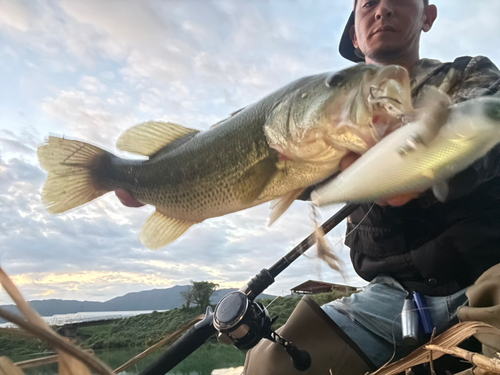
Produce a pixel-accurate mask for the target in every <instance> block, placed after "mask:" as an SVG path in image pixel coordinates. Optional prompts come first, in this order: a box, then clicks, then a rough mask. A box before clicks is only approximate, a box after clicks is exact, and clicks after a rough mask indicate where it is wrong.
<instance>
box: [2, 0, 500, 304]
mask: <svg viewBox="0 0 500 375" xmlns="http://www.w3.org/2000/svg"><path fill="white" fill-rule="evenodd" d="M435 3H436V4H437V6H438V9H439V15H438V18H437V20H436V23H435V24H434V26H433V29H432V30H431V31H430V32H429V33H426V34H423V36H422V49H421V56H422V57H428V58H435V59H439V60H441V61H450V60H453V59H454V58H456V57H459V56H463V55H485V56H488V57H489V58H490V59H491V60H492V61H493V62H494V63H496V64H497V65H498V64H500V51H498V49H497V48H496V46H497V40H496V35H499V34H500V25H499V24H498V22H497V16H496V15H498V14H500V2H494V3H492V2H491V1H488V0H479V1H476V2H474V3H473V4H471V3H470V2H469V1H467V0H439V1H436V2H435ZM350 4H351V3H349V2H348V1H347V2H346V1H344V0H294V1H290V0H279V1H275V2H267V1H256V2H245V3H242V2H239V1H238V0H212V1H200V0H191V1H184V2H181V1H173V2H161V1H153V0H148V1H144V2H127V3H122V2H117V1H107V2H100V1H97V0H91V1H86V2H72V1H67V0H60V1H56V2H49V1H39V2H30V1H14V0H6V1H5V2H4V3H3V6H4V11H3V12H2V13H1V14H0V41H1V42H2V44H1V46H0V57H1V58H0V77H1V79H2V82H3V87H2V90H0V103H1V107H0V108H1V110H0V223H1V225H0V248H2V251H1V252H0V264H1V265H2V267H3V269H4V270H5V271H6V272H7V273H8V274H9V275H10V276H11V277H12V278H13V280H14V281H15V283H16V284H17V285H18V287H19V289H20V290H21V293H22V294H23V295H24V296H25V298H26V299H27V300H35V299H36V300H46V299H63V300H68V299H69V300H82V299H86V300H89V299H92V301H95V302H103V301H106V300H109V299H112V298H116V297H112V296H117V295H118V296H120V295H125V294H128V293H132V292H140V291H143V290H144V289H147V288H150V289H165V288H170V287H172V286H173V285H175V284H177V285H183V284H189V280H191V279H193V280H196V281H202V280H203V281H212V282H215V283H218V284H220V287H221V288H239V287H241V286H242V285H243V284H244V283H246V282H247V281H248V280H249V279H250V278H251V277H253V276H254V275H255V274H257V273H258V272H259V271H260V270H261V269H262V268H268V267H270V266H271V265H272V264H274V263H275V262H276V261H277V260H278V259H279V258H280V257H282V256H283V255H285V254H286V253H287V252H288V251H290V250H291V249H292V248H293V247H294V246H295V245H297V244H298V243H299V242H301V241H302V239H304V238H305V237H306V236H308V235H309V234H310V233H311V232H312V231H313V229H314V226H313V222H312V220H311V219H310V208H309V205H308V204H307V203H306V202H295V203H294V204H293V205H292V207H291V208H290V209H289V210H288V211H287V212H286V213H285V214H284V215H283V217H282V218H281V219H280V220H279V221H278V222H277V223H275V224H274V225H273V226H271V227H268V226H267V220H268V216H269V212H270V210H269V203H266V204H262V205H260V206H257V207H254V208H251V209H247V210H244V211H240V212H237V213H234V214H230V215H226V216H223V217H218V218H213V219H208V220H206V221H204V222H203V223H201V224H198V225H196V226H193V227H192V228H190V229H189V230H188V231H187V232H186V233H185V234H184V235H183V236H182V237H181V238H180V239H178V240H177V241H175V242H174V243H172V244H171V245H169V246H167V247H166V248H163V249H160V250H157V251H152V250H148V249H146V248H145V247H144V246H143V245H142V244H141V243H140V242H139V240H138V233H139V231H140V228H141V226H142V224H143V223H144V221H145V220H146V218H147V217H149V216H150V215H151V213H152V212H153V208H152V207H151V206H149V207H143V208H138V209H132V208H126V207H123V206H122V205H121V204H120V203H119V202H118V200H117V199H116V198H115V196H114V194H107V195H106V196H104V197H102V198H100V199H97V200H95V201H93V202H91V203H90V204H87V205H85V206H84V207H81V208H78V209H75V210H71V211H70V212H68V213H65V214H61V215H56V216H52V215H50V214H48V213H47V212H46V211H45V209H44V208H43V207H42V205H41V202H40V192H41V188H42V186H43V183H44V181H45V178H46V174H45V172H44V171H42V170H41V169H40V167H39V165H38V161H37V158H36V148H37V146H38V145H40V144H41V143H42V142H43V139H44V138H45V137H46V136H48V135H49V134H64V135H65V136H68V137H71V138H78V139H82V140H86V141H89V142H90V143H94V144H96V145H99V146H102V147H104V148H106V149H108V150H110V151H113V152H115V153H116V154H118V155H121V156H124V155H125V154H124V153H119V152H118V151H117V150H116V148H115V142H116V140H117V139H118V137H119V135H120V134H121V133H123V131H125V130H126V129H128V128H130V127H132V126H134V125H136V124H138V123H140V122H143V121H148V120H152V119H157V120H164V121H172V122H175V123H179V124H182V125H185V126H188V127H192V128H196V129H201V130H206V129H208V128H209V127H210V126H211V125H212V124H215V123H216V122H218V121H220V120H222V119H225V118H227V117H228V116H229V114H231V113H233V112H235V111H237V110H238V109H240V108H242V107H244V106H246V105H248V104H249V103H252V102H254V101H256V100H259V99H260V98H262V97H263V96H265V95H267V94H269V93H270V92H272V91H273V90H275V89H277V88H279V87H281V86H283V85H285V84H287V83H289V82H291V81H293V80H295V79H297V78H300V77H303V76H305V75H309V74H313V73H318V72H323V71H332V70H340V69H343V68H346V67H348V66H351V65H352V63H350V62H349V61H347V60H344V59H343V58H341V57H340V55H339V54H338V52H337V50H338V41H339V40H340V35H341V34H342V31H343V28H344V25H345V22H346V20H347V17H348V16H349V14H350V11H351V7H350ZM340 207H341V205H336V206H332V207H327V208H324V209H323V208H322V209H321V216H322V219H323V220H322V221H325V220H326V219H327V218H329V217H330V216H331V215H332V214H333V213H334V212H336V211H337V210H338V209H339V208H340ZM345 231H346V226H345V223H342V224H341V225H339V226H338V227H336V228H335V229H334V230H332V231H331V232H330V233H329V234H328V235H327V237H326V238H327V240H328V241H329V242H330V243H331V244H335V251H336V253H337V254H338V255H339V256H340V257H341V258H342V260H343V261H344V263H345V264H346V270H347V279H346V280H345V282H344V281H343V280H342V276H341V275H339V274H338V273H337V272H335V271H333V270H331V269H329V268H328V267H327V266H326V265H325V264H323V263H322V262H320V261H318V260H317V258H316V256H315V255H314V252H315V250H314V249H311V250H309V251H308V253H306V254H305V256H302V257H300V259H298V260H297V261H295V262H294V264H293V265H291V266H290V267H289V268H288V269H287V270H286V271H285V272H283V274H281V275H280V276H279V277H278V278H277V279H276V282H275V283H274V284H273V285H272V286H271V287H270V288H269V289H267V290H266V291H265V292H266V293H267V294H273V295H282V294H283V293H284V292H285V291H287V290H288V291H289V289H290V288H291V287H293V286H295V285H298V284H300V283H301V282H303V281H306V280H309V279H313V280H322V281H327V282H331V283H338V284H348V285H352V286H357V287H359V286H364V285H366V284H367V282H366V281H365V280H363V279H361V278H360V277H359V276H357V275H356V273H355V271H354V269H353V267H352V264H351V261H350V257H349V250H348V248H347V247H345V246H344V245H343V244H342V242H343V238H344V234H345ZM11 303H12V302H11V300H10V298H9V297H8V296H7V295H6V293H5V292H4V291H3V290H2V291H0V305H6V304H11Z"/></svg>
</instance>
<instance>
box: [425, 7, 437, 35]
mask: <svg viewBox="0 0 500 375" xmlns="http://www.w3.org/2000/svg"><path fill="white" fill-rule="evenodd" d="M436 18H437V7H436V6H435V5H434V4H431V5H428V6H426V7H425V9H424V24H423V25H422V30H423V31H424V32H427V31H429V30H430V29H431V28H432V25H433V24H434V21H435V20H436Z"/></svg>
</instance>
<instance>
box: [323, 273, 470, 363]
mask: <svg viewBox="0 0 500 375" xmlns="http://www.w3.org/2000/svg"><path fill="white" fill-rule="evenodd" d="M466 290H467V289H463V290H461V291H459V292H457V293H455V294H452V295H450V296H445V297H431V296H425V300H426V303H427V306H428V309H429V312H430V315H431V319H432V323H433V325H434V327H436V332H437V333H438V334H439V333H441V332H443V331H445V330H446V329H447V328H449V327H451V326H452V325H454V324H456V323H457V322H458V319H457V315H456V311H457V308H458V307H460V306H461V305H463V304H464V303H465V302H466V301H467V297H466V295H465V291H466ZM407 294H408V293H407V291H406V290H405V289H404V288H403V287H402V286H401V284H399V283H398V282H397V281H396V280H394V279H393V278H392V277H389V276H378V277H376V278H375V279H373V281H372V282H371V283H370V284H369V285H368V286H366V287H365V288H364V289H363V291H361V292H359V293H355V294H352V295H351V296H349V297H344V298H341V299H338V300H335V301H332V302H330V303H328V304H326V305H323V306H322V308H323V310H324V311H325V312H326V313H327V314H328V315H329V316H330V317H331V318H332V319H333V320H334V321H335V322H336V323H337V324H338V325H339V326H340V328H342V329H343V331H344V332H345V333H346V334H347V335H348V336H349V337H351V339H352V340H353V341H354V342H355V343H356V344H357V345H358V346H359V347H360V349H361V350H362V351H363V352H365V354H366V355H367V356H368V358H370V359H371V360H372V362H373V363H374V364H375V366H377V367H379V366H381V365H383V364H384V363H386V362H387V361H388V360H389V359H390V358H391V357H392V355H393V353H394V348H395V346H394V344H396V357H401V356H402V355H406V354H407V353H408V348H405V347H404V346H403V342H402V331H401V310H402V309H403V303H404V300H405V298H406V296H407ZM398 354H399V355H398Z"/></svg>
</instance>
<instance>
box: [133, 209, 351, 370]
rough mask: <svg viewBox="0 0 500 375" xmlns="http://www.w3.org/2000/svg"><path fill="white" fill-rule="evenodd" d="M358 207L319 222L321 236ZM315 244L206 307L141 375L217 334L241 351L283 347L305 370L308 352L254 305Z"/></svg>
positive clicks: (310, 240)
mask: <svg viewBox="0 0 500 375" xmlns="http://www.w3.org/2000/svg"><path fill="white" fill-rule="evenodd" d="M358 207H359V205H357V204H354V203H348V204H346V205H345V206H344V207H342V208H341V209H340V210H339V211H338V212H337V213H335V214H334V215H333V216H332V217H331V218H330V219H328V220H327V221H325V222H324V223H323V225H322V226H321V227H322V228H323V231H324V233H325V234H326V233H328V232H330V231H331V230H332V229H333V228H335V227H336V226H337V225H338V224H340V223H341V222H342V221H343V220H344V219H345V218H346V217H347V216H349V215H350V214H351V213H352V212H354V211H355V210H356V209H357V208H358ZM315 242H316V240H315V235H314V233H313V234H310V235H309V236H308V237H307V238H305V239H304V240H303V241H302V242H301V243H299V244H298V245H297V246H295V247H294V248H293V249H292V250H291V251H290V252H289V253H288V254H286V255H285V256H284V257H282V258H281V259H280V260H278V261H277V262H276V263H275V264H273V265H272V266H271V267H270V268H269V269H266V268H264V269H262V270H261V271H260V272H259V273H258V274H257V275H255V276H254V277H253V278H252V279H250V281H248V283H247V284H245V285H244V286H243V287H242V288H240V290H239V291H236V292H231V293H228V294H227V295H226V296H224V297H223V298H222V299H221V300H220V301H219V303H218V304H217V306H216V307H215V311H212V308H211V307H210V306H209V307H207V310H206V313H205V318H204V319H203V320H202V321H200V322H198V323H196V324H195V325H194V326H193V327H191V328H190V329H189V330H188V331H187V332H186V333H185V334H184V335H183V336H182V337H180V338H179V339H178V340H177V341H175V342H174V343H173V344H172V345H171V346H170V347H169V348H168V349H167V350H166V351H165V353H164V354H163V355H162V356H161V357H160V358H159V359H157V360H156V361H155V362H153V363H152V364H150V365H149V366H148V367H147V368H146V369H145V370H144V371H143V372H142V373H141V375H165V374H166V373H167V372H168V371H170V370H171V369H173V368H174V367H175V366H177V365H178V364H179V363H180V362H182V361H183V360H184V359H185V358H186V357H188V356H189V355H190V354H191V353H193V352H194V351H195V350H196V349H198V348H199V347H200V346H202V345H203V344H204V343H205V342H206V341H207V340H208V339H209V338H210V337H212V336H213V335H214V334H217V339H218V340H219V341H220V342H223V343H226V344H232V345H234V346H236V347H237V348H238V349H241V350H246V349H250V348H252V347H254V346H255V345H257V343H258V342H259V341H260V340H261V339H262V338H266V339H269V340H271V341H274V342H276V343H277V344H280V345H282V346H283V347H284V348H285V350H286V352H287V353H288V354H289V355H290V357H291V359H292V361H293V365H294V366H295V368H297V369H298V370H306V369H307V368H309V366H310V364H311V357H310V355H309V353H307V352H306V351H305V350H301V349H299V348H298V347H297V346H295V345H294V344H293V343H292V342H290V341H288V340H286V339H285V338H283V337H281V336H280V335H279V334H278V333H277V332H275V331H273V330H272V329H271V326H272V324H273V323H274V322H275V321H276V319H277V317H276V318H273V319H271V318H270V317H269V313H268V312H267V309H266V308H265V307H264V306H263V305H262V304H261V303H259V302H255V298H257V296H258V295H259V294H261V293H262V292H263V291H264V290H265V289H267V288H268V287H269V286H270V285H272V284H273V283H274V279H275V277H276V276H278V275H279V274H280V273H281V272H283V271H284V270H285V269H286V268H287V267H288V266H289V265H290V264H292V262H294V261H295V260H296V259H297V258H298V257H300V256H301V255H302V254H304V253H305V252H306V251H307V250H308V249H309V248H310V247H311V246H313V245H314V244H315Z"/></svg>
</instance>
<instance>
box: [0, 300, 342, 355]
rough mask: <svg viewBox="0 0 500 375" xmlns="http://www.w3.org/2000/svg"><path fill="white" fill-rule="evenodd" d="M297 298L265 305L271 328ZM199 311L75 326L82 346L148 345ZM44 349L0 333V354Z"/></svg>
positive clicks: (39, 344)
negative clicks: (276, 318) (274, 320)
mask: <svg viewBox="0 0 500 375" xmlns="http://www.w3.org/2000/svg"><path fill="white" fill-rule="evenodd" d="M344 295H346V294H345V293H340V292H331V293H322V294H315V295H311V298H312V299H313V300H314V301H315V302H316V303H318V305H320V306H321V305H323V304H325V303H328V302H330V301H333V300H334V299H337V298H339V297H342V296H344ZM271 301H273V300H271V299H262V300H259V302H261V303H262V304H263V305H264V306H268V305H269V304H270V303H271ZM299 301H300V298H297V297H296V298H290V297H279V298H277V299H276V300H274V302H272V303H271V305H270V306H269V308H268V311H269V314H270V316H271V317H273V316H276V315H278V316H279V318H278V320H277V321H276V323H275V324H274V325H273V328H274V329H277V328H279V327H281V326H282V325H283V324H284V323H285V322H286V320H287V319H288V317H289V316H290V314H291V313H292V311H293V310H294V309H295V307H296V306H297V304H298V303H299ZM202 312H203V311H202V310H201V309H199V308H184V309H173V310H170V311H166V312H162V313H159V312H153V313H151V314H147V315H138V316H134V317H130V318H127V319H123V320H120V321H118V322H114V323H111V324H108V325H102V326H91V327H82V328H80V329H79V330H78V341H79V343H80V345H81V346H82V347H84V348H92V349H107V348H125V347H148V346H151V345H153V344H154V343H156V342H158V341H160V340H161V339H162V338H164V337H165V336H167V335H168V334H170V333H172V332H174V331H176V330H177V329H178V328H180V327H182V326H183V325H184V324H186V323H188V322H190V321H191V320H193V319H194V318H195V317H196V316H198V315H199V314H200V313H202ZM45 350H50V348H49V347H48V346H47V345H46V344H45V343H43V342H41V341H40V340H37V339H26V338H21V337H16V336H11V335H6V334H0V356H3V355H7V356H9V357H11V358H18V357H20V356H26V355H30V354H33V353H40V352H43V351H45Z"/></svg>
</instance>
